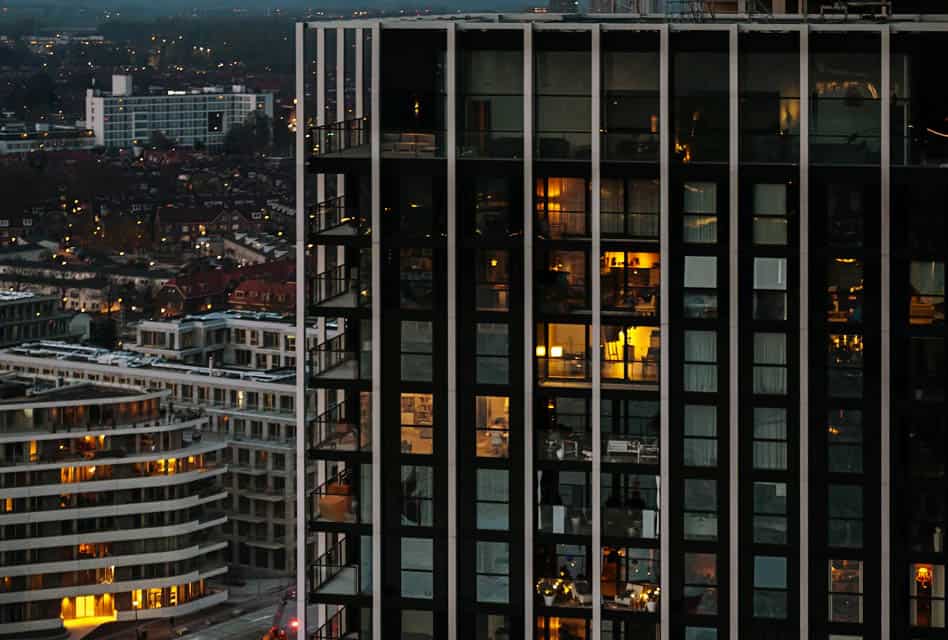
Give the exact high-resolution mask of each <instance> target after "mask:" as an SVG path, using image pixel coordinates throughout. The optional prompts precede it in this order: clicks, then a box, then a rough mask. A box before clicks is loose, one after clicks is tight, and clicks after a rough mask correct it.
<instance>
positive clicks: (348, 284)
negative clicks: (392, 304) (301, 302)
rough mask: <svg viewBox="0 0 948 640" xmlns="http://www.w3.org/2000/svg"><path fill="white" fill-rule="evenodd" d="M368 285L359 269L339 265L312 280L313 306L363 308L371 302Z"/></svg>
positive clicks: (369, 283) (366, 278) (367, 279)
mask: <svg viewBox="0 0 948 640" xmlns="http://www.w3.org/2000/svg"><path fill="white" fill-rule="evenodd" d="M370 285H371V282H370V281H369V278H368V277H367V276H365V275H363V274H362V272H361V271H360V270H359V269H357V268H351V269H350V268H349V267H348V265H344V264H341V265H338V266H336V267H333V268H332V269H330V270H329V271H323V272H322V273H320V274H317V275H316V276H315V277H314V278H313V289H312V300H313V304H315V305H327V306H332V307H351V308H356V307H365V306H367V305H369V304H370V303H371V302H372V297H371V292H370Z"/></svg>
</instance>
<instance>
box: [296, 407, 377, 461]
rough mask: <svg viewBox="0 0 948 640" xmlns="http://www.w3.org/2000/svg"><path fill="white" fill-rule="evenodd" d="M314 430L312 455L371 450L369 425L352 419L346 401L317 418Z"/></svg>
mask: <svg viewBox="0 0 948 640" xmlns="http://www.w3.org/2000/svg"><path fill="white" fill-rule="evenodd" d="M314 427H315V429H314V432H313V442H314V444H313V445H312V446H311V449H310V456H311V457H313V458H317V459H318V458H320V454H321V453H336V452H354V453H357V452H360V451H370V450H371V446H370V437H371V432H370V431H369V429H368V428H367V427H368V425H363V424H356V422H355V420H353V419H351V418H350V416H349V412H348V410H347V406H346V403H345V402H341V403H339V404H337V405H334V406H332V407H330V408H329V409H327V410H326V411H325V412H323V413H322V414H321V415H319V416H318V417H317V418H316V421H315V425H314Z"/></svg>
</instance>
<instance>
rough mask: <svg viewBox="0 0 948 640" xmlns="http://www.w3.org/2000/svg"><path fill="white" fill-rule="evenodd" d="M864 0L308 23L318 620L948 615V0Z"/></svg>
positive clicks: (703, 620) (303, 152)
mask: <svg viewBox="0 0 948 640" xmlns="http://www.w3.org/2000/svg"><path fill="white" fill-rule="evenodd" d="M836 4H837V5H838V4H839V3H836ZM843 4H846V3H843ZM849 4H853V3H849ZM859 4H860V7H861V8H860V9H859V10H858V11H857V10H855V9H854V10H853V11H852V12H851V13H850V16H849V18H848V20H843V19H842V18H841V17H836V18H830V17H829V16H828V17H827V18H826V19H825V20H824V21H822V22H819V23H814V22H810V21H807V20H803V19H801V17H800V16H799V15H797V16H792V15H791V16H774V17H773V19H772V20H769V21H764V22H752V21H746V20H741V19H731V20H729V21H722V20H720V19H717V20H710V19H709V20H707V21H703V22H702V21H698V22H693V21H683V20H676V21H661V20H635V19H632V18H630V17H629V16H621V17H616V18H614V19H609V18H607V17H605V16H602V17H601V18H599V19H598V21H594V20H592V19H591V18H589V17H580V18H570V17H564V16H555V17H551V18H547V19H544V18H542V17H537V16H532V17H527V16H504V17H503V19H501V18H499V17H490V16H471V17H464V16H461V17H457V18H452V19H443V20H439V19H433V20H414V19H412V20H383V21H365V22H359V21H355V22H351V21H350V22H338V23H332V22H316V23H307V24H300V25H298V30H297V65H298V78H297V82H298V95H299V107H298V108H299V109H300V111H299V112H298V117H299V121H300V122H305V123H306V127H300V128H299V132H300V134H299V138H298V147H297V152H298V162H299V164H298V172H299V173H298V177H299V184H298V201H299V206H300V209H299V215H298V217H299V220H298V222H299V226H298V238H297V241H298V248H297V256H298V260H299V263H298V266H297V273H305V274H307V275H306V277H305V278H299V279H298V280H299V286H298V291H299V296H300V299H301V300H302V299H303V298H302V296H304V295H305V296H306V297H305V304H303V303H300V304H299V305H298V307H299V308H298V314H299V322H300V324H299V326H298V328H297V330H298V332H302V331H303V330H304V328H309V327H313V326H315V327H317V331H318V332H319V336H320V337H319V342H320V344H319V345H318V346H317V347H316V348H315V349H312V350H310V351H309V353H307V354H306V356H307V358H306V362H305V363H304V362H303V359H302V358H300V359H299V360H298V362H297V365H298V368H297V376H298V379H297V384H298V385H299V386H300V388H301V389H302V388H303V387H304V386H305V388H306V389H313V390H315V394H316V396H315V406H316V410H315V412H313V413H311V414H309V415H306V416H302V415H299V416H298V419H299V420H300V428H301V429H305V432H306V442H307V447H306V449H307V450H306V451H305V452H304V451H302V448H301V450H300V451H299V452H298V455H300V456H303V455H304V453H305V455H306V456H308V458H309V459H310V460H311V461H312V462H314V463H315V464H316V470H315V475H316V477H317V482H316V484H315V485H313V486H308V487H307V489H306V490H307V492H308V495H309V499H308V500H306V501H305V502H304V503H301V504H300V505H299V507H300V509H301V510H305V513H304V512H300V516H299V522H300V523H302V522H304V521H307V520H308V524H309V528H310V531H312V532H314V534H315V540H314V542H313V543H312V545H310V546H309V548H307V549H306V550H305V551H306V553H305V555H301V556H300V557H298V558H297V563H298V564H297V567H298V571H299V572H300V576H299V578H300V582H299V589H300V592H301V593H303V592H306V593H308V594H309V602H310V603H311V604H312V605H313V606H312V607H311V609H310V611H309V613H310V618H311V619H310V620H308V621H307V625H308V628H309V630H310V631H311V632H315V636H312V635H311V636H310V637H316V638H320V639H335V638H340V637H354V638H363V639H364V638H375V639H376V640H377V639H379V638H384V639H385V640H389V639H391V638H412V639H415V638H437V639H438V640H442V639H454V638H458V639H464V640H500V639H512V638H536V639H538V640H539V639H542V640H554V639H558V640H565V639H567V638H569V639H577V638H582V639H586V638H595V639H597V640H598V639H603V640H633V639H634V640H643V639H648V640H659V639H660V640H724V639H725V638H727V639H747V640H751V639H753V640H757V639H767V640H789V639H790V638H793V639H794V640H888V639H890V638H905V639H916V638H919V639H920V638H936V637H937V638H945V637H948V631H946V622H945V604H944V603H945V600H944V598H945V563H946V555H945V544H944V535H945V529H946V527H948V521H946V519H948V515H946V513H948V512H946V505H945V503H946V499H948V496H946V476H945V459H946V453H948V451H946V441H945V437H944V433H945V411H944V386H945V375H944V374H945V371H944V349H945V323H944V263H945V208H946V197H948V186H946V185H948V180H946V178H948V174H946V173H945V171H946V169H945V167H946V166H948V145H946V140H945V139H946V138H948V124H946V120H945V118H946V116H945V113H946V112H945V105H946V103H948V90H946V89H945V83H944V82H942V81H941V80H940V78H941V75H940V73H939V68H940V66H941V65H942V64H943V63H942V59H943V52H944V51H945V50H946V48H948V21H946V20H944V19H942V18H940V17H938V16H934V15H928V16H926V17H924V19H922V18H920V17H918V16H914V17H909V18H903V17H900V16H899V12H900V6H899V3H898V2H893V3H879V4H884V5H887V6H888V5H890V4H891V5H896V6H894V7H891V6H888V8H890V9H892V10H893V11H894V13H895V14H896V16H895V17H893V18H890V19H887V20H871V21H870V20H862V19H861V18H858V17H857V16H858V14H859V13H860V12H865V11H875V10H876V9H875V8H872V7H869V8H867V5H868V4H871V3H859ZM813 5H814V3H813V2H811V3H810V9H811V11H812V10H814V7H813ZM854 6H855V5H854ZM902 6H904V5H902ZM815 10H817V11H818V10H819V7H816V9H815ZM330 69H331V70H334V73H333V76H332V77H334V78H335V82H336V83H337V85H336V86H335V87H332V89H333V91H332V92H330V87H329V86H327V81H326V78H327V77H328V74H329V70H330ZM346 83H351V84H352V88H351V90H349V87H348V86H347V84H346ZM343 95H345V96H347V98H346V100H344V101H336V100H334V99H333V96H343ZM349 96H351V98H350V97H349ZM307 247H308V249H307V250H306V251H304V249H305V248H307ZM304 281H305V282H306V283H308V284H306V285H305V286H304ZM325 319H333V320H336V324H335V326H336V329H335V330H333V329H329V328H327V327H328V326H329V323H327V322H325ZM300 335H302V334H300ZM298 468H303V463H302V462H301V463H299V464H298ZM301 601H302V599H301ZM303 613H304V611H303V609H302V607H301V608H300V615H302V614H303ZM312 618H315V619H312ZM317 629H318V631H316V630H317ZM347 634H348V635H347Z"/></svg>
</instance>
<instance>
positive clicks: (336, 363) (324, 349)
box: [310, 333, 372, 380]
mask: <svg viewBox="0 0 948 640" xmlns="http://www.w3.org/2000/svg"><path fill="white" fill-rule="evenodd" d="M354 342H355V339H354V337H353V336H352V335H351V334H348V333H341V334H339V335H338V336H336V337H334V338H330V339H329V340H327V341H326V342H323V343H322V344H319V345H317V346H316V348H315V349H312V350H310V375H312V376H314V377H318V378H322V379H340V380H366V379H368V378H369V376H371V374H372V353H371V351H370V350H367V349H361V350H356V348H355V346H354V345H353V343H354Z"/></svg>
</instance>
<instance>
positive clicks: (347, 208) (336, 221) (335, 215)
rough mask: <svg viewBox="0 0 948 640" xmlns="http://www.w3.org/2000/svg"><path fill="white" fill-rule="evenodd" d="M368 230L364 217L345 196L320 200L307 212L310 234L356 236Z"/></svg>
mask: <svg viewBox="0 0 948 640" xmlns="http://www.w3.org/2000/svg"><path fill="white" fill-rule="evenodd" d="M370 231H371V227H370V226H369V222H368V220H367V219H366V217H365V216H363V215H361V214H359V213H358V212H357V211H355V207H354V206H353V203H352V202H350V201H349V199H348V198H347V197H346V196H339V197H338V198H332V199H331V200H327V201H325V202H320V203H319V204H318V205H317V206H316V210H315V211H313V212H311V213H310V214H309V233H310V235H311V236H330V237H336V238H344V237H357V236H366V235H368V234H369V232H370Z"/></svg>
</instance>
